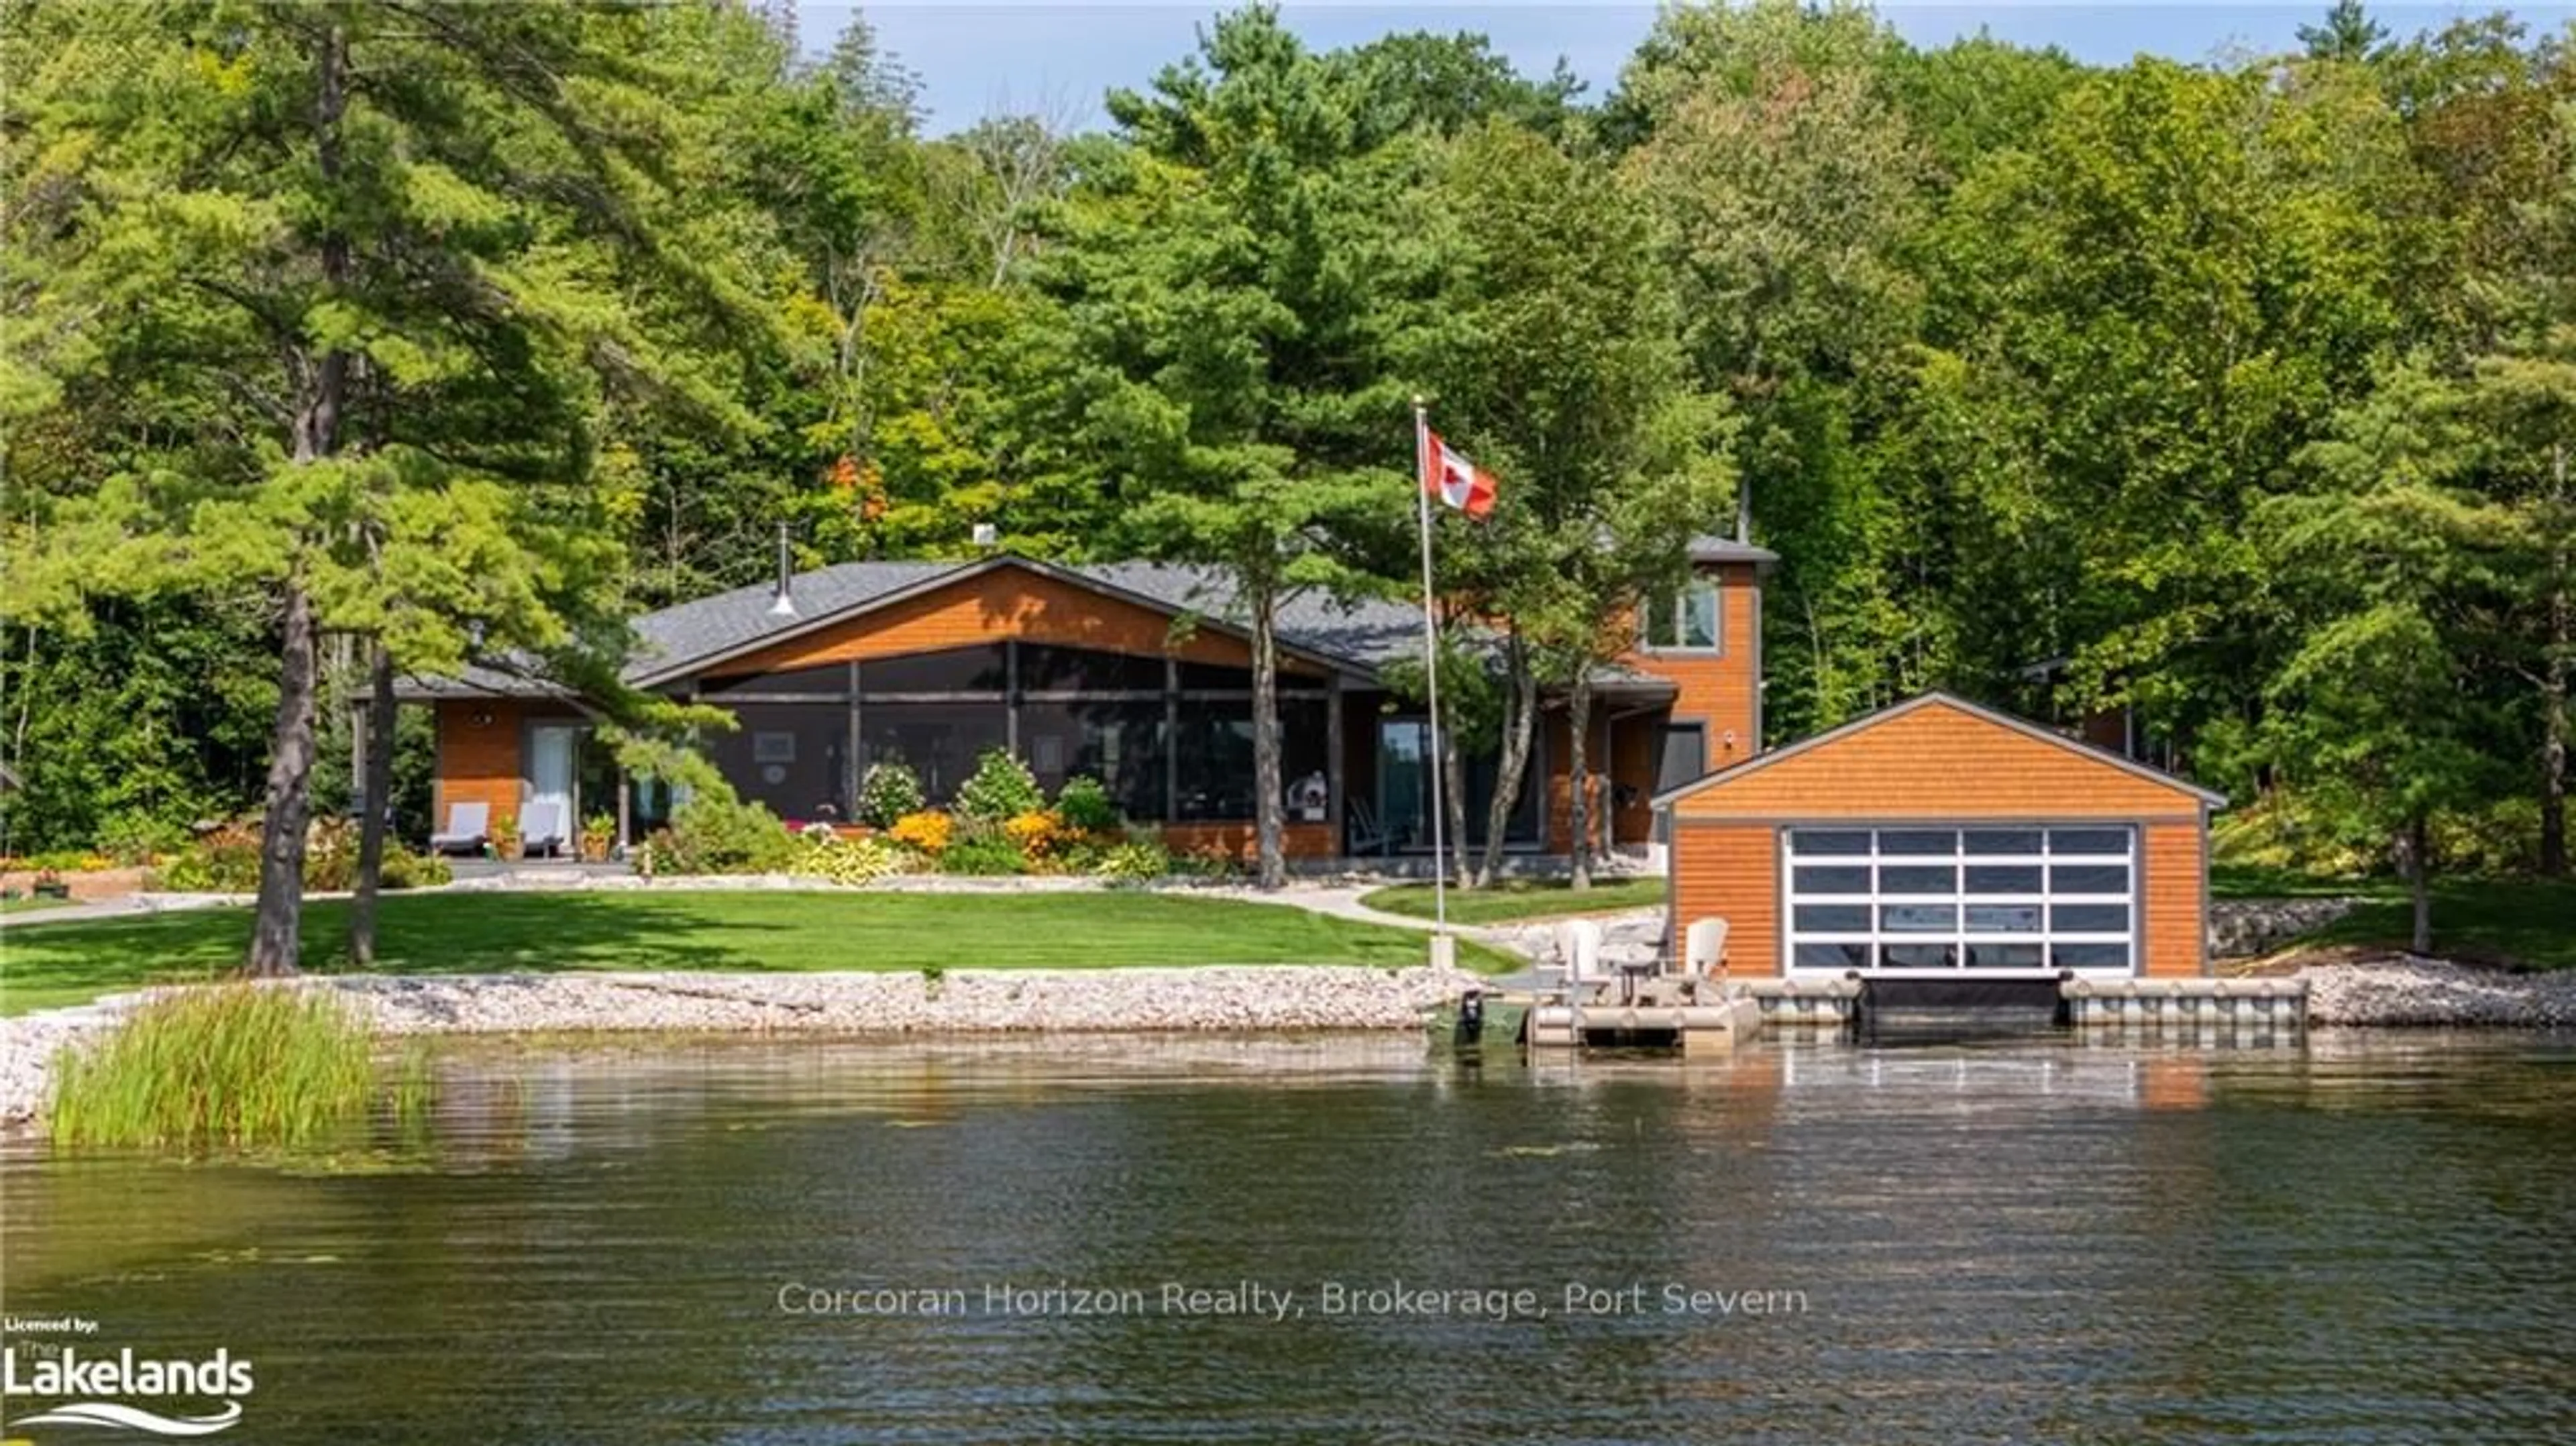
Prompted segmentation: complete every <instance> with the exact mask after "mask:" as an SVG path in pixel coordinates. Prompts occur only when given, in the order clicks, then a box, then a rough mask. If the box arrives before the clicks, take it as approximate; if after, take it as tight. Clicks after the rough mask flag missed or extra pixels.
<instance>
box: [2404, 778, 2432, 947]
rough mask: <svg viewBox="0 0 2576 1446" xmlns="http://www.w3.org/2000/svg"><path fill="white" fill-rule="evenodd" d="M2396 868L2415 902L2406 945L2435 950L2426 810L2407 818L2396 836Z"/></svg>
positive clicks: (2430, 859) (2429, 825) (2430, 818)
mask: <svg viewBox="0 0 2576 1446" xmlns="http://www.w3.org/2000/svg"><path fill="white" fill-rule="evenodd" d="M2397 871H2398V872H2399V873H2400V874H2402V875H2404V876H2405V879H2406V891H2407V894H2408V896H2409V897H2410V898H2411V899H2412V900H2413V901H2414V906H2415V907H2414V915H2415V918H2414V925H2413V927H2412V929H2410V930H2409V932H2408V934H2407V944H2406V947H2407V948H2408V949H2409V950H2410V951H2412V952H2414V953H2417V954H2430V953H2432V952H2433V881H2432V873H2433V823H2432V817H2431V815H2430V814H2428V813H2426V812H2424V811H2423V810H2420V809H2419V810H2417V811H2416V813H2415V814H2414V815H2413V816H2412V817H2410V818H2408V819H2407V820H2406V829H2405V832H2403V833H2401V834H2399V835H2398V836H2397Z"/></svg>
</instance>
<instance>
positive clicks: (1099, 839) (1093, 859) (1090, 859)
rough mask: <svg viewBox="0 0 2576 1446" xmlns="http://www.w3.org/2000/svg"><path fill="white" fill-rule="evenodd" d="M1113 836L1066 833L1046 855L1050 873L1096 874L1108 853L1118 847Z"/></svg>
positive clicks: (1116, 840) (1117, 841)
mask: <svg viewBox="0 0 2576 1446" xmlns="http://www.w3.org/2000/svg"><path fill="white" fill-rule="evenodd" d="M1118 843H1119V840H1118V839H1117V838H1116V837H1115V836H1114V835H1113V836H1106V837H1104V836H1103V835H1100V834H1096V833H1067V834H1066V835H1065V836H1064V837H1063V838H1061V839H1058V840H1057V841H1056V842H1055V844H1054V845H1053V846H1052V847H1051V848H1050V850H1049V851H1048V853H1047V867H1048V869H1049V871H1050V872H1053V873H1063V874H1096V873H1098V872H1100V865H1101V863H1102V862H1103V861H1104V860H1106V859H1107V858H1108V857H1109V854H1110V851H1111V850H1112V849H1115V848H1117V847H1118Z"/></svg>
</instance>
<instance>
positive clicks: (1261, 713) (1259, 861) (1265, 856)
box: [1252, 582, 1288, 889]
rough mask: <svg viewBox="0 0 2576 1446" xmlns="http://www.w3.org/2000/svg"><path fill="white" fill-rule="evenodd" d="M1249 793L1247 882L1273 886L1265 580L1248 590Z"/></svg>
mask: <svg viewBox="0 0 2576 1446" xmlns="http://www.w3.org/2000/svg"><path fill="white" fill-rule="evenodd" d="M1252 793H1253V804H1252V817H1253V833H1254V836H1255V843H1254V850H1255V854H1256V861H1255V872H1254V878H1253V881H1254V882H1255V883H1257V884H1259V885H1260V886H1261V887H1262V888H1265V889H1275V888H1278V887H1280V886H1281V885H1283V884H1285V883H1287V882H1288V861H1287V859H1286V857H1285V856H1284V855H1283V853H1282V851H1281V848H1280V834H1281V832H1282V829H1283V827H1284V825H1285V823H1286V817H1285V813H1286V809H1285V805H1284V803H1283V801H1282V800H1281V798H1280V785H1279V595H1278V592H1277V590H1276V589H1274V588H1273V587H1272V586H1271V585H1270V584H1269V583H1267V582H1261V583H1257V584H1255V585H1254V587H1253V590H1252Z"/></svg>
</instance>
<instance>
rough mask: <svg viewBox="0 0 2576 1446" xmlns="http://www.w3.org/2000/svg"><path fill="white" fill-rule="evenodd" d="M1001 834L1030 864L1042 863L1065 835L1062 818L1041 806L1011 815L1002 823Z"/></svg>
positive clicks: (1052, 852)
mask: <svg viewBox="0 0 2576 1446" xmlns="http://www.w3.org/2000/svg"><path fill="white" fill-rule="evenodd" d="M1002 836H1003V837H1004V838H1007V839H1009V840H1010V841H1011V843H1012V845H1013V846H1014V847H1016V848H1018V849H1019V851H1020V857H1021V858H1022V859H1024V860H1026V861H1027V862H1028V863H1029V864H1030V865H1031V866H1035V865H1038V864H1041V863H1044V862H1045V861H1046V860H1047V859H1048V858H1049V857H1050V856H1051V855H1053V854H1054V853H1055V851H1056V847H1057V845H1059V844H1061V843H1062V842H1063V841H1064V840H1065V838H1066V837H1067V835H1066V832H1065V827H1064V820H1063V819H1062V818H1060V817H1058V816H1057V815H1056V814H1054V813H1052V812H1050V811H1049V810H1046V809H1043V808H1039V809H1031V810H1030V811H1029V812H1027V813H1022V814H1014V815H1012V817H1011V819H1010V821H1009V822H1007V823H1005V824H1003V825H1002Z"/></svg>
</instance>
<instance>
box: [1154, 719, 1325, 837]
mask: <svg viewBox="0 0 2576 1446" xmlns="http://www.w3.org/2000/svg"><path fill="white" fill-rule="evenodd" d="M1325 706H1326V705H1325V701H1324V700H1323V699H1321V698H1281V699H1280V700H1279V784H1280V787H1281V788H1283V789H1293V788H1294V787H1296V785H1297V781H1298V780H1299V779H1301V778H1305V777H1306V776H1308V775H1309V774H1318V773H1324V772H1325V771H1326V770H1325V767H1324V746H1325V740H1326V738H1327V737H1328V735H1329V723H1328V722H1327V719H1326V717H1325ZM1180 730H1181V731H1180V736H1179V737H1178V738H1177V739H1175V740H1174V743H1173V748H1174V751H1175V752H1177V753H1178V754H1179V755H1180V796H1179V798H1178V799H1177V800H1175V802H1176V804H1177V805H1178V806H1177V807H1176V808H1175V809H1174V814H1175V815H1176V816H1177V817H1179V818H1183V819H1191V820H1198V819H1227V820H1233V819H1249V818H1251V817H1252V816H1253V792H1252V785H1253V778H1252V703H1251V701H1250V700H1249V699H1246V700H1242V701H1236V700H1233V699H1225V700H1221V701H1215V702H1208V701H1201V700H1196V699H1189V698H1184V699H1182V700H1181V704H1180Z"/></svg>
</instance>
